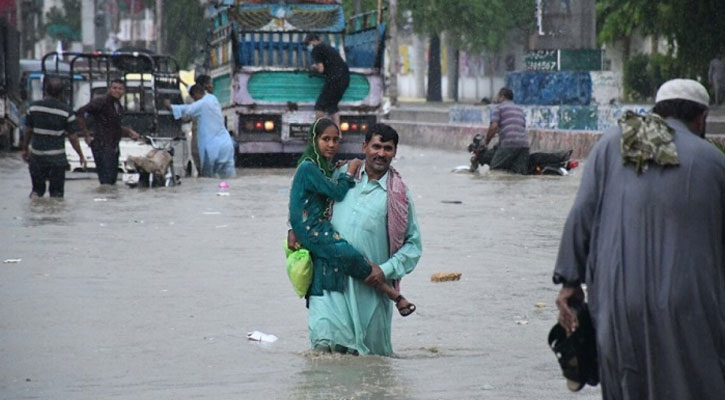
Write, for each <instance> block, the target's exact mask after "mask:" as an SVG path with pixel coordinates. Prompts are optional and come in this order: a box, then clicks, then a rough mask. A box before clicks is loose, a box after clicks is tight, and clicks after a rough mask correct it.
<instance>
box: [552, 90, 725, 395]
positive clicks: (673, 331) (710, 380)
mask: <svg viewBox="0 0 725 400" xmlns="http://www.w3.org/2000/svg"><path fill="white" fill-rule="evenodd" d="M655 101H656V103H655V106H654V110H653V111H654V114H650V115H644V116H641V115H637V114H634V113H628V114H626V115H625V117H624V118H623V119H621V120H620V121H619V126H617V127H614V128H612V129H610V130H609V131H607V132H605V133H604V134H603V135H602V138H601V139H600V140H599V142H597V144H596V145H595V146H594V148H593V149H592V151H591V153H590V154H589V157H588V158H587V163H586V165H585V167H584V173H583V175H582V178H581V186H580V187H579V192H578V193H577V196H576V200H575V201H574V205H573V207H572V209H571V212H570V213H569V217H568V219H567V221H566V224H565V225H564V232H563V235H562V239H561V244H560V247H559V256H558V259H557V261H556V268H555V269H554V282H555V283H559V284H562V285H563V287H562V288H561V291H560V292H559V297H558V298H557V300H556V304H557V306H558V308H559V323H560V324H561V325H562V327H564V329H566V330H567V331H568V332H572V331H574V330H575V329H577V323H578V321H577V317H576V314H575V313H574V311H573V310H574V309H575V308H576V307H577V305H578V304H577V303H581V302H582V301H584V291H583V290H582V285H583V284H586V286H587V292H588V305H589V307H588V308H589V310H590V314H591V317H592V322H593V325H594V330H595V331H596V342H597V352H598V359H599V377H600V380H601V384H602V397H603V398H604V399H611V400H620V399H643V400H657V399H678V400H701V399H712V400H715V399H722V398H723V396H725V363H724V361H725V317H724V316H725V314H723V312H724V311H723V310H725V248H724V246H725V245H724V243H725V157H723V155H722V153H721V152H720V151H719V150H718V149H717V148H716V147H715V146H713V145H711V144H710V143H708V142H707V141H706V140H704V135H705V119H706V117H707V108H708V103H709V96H708V94H707V90H706V89H705V88H704V87H703V86H702V85H701V84H700V83H698V82H696V81H693V80H689V79H674V80H670V81H668V82H665V83H664V84H663V85H662V86H661V87H660V88H659V90H658V91H657V96H656V99H655Z"/></svg>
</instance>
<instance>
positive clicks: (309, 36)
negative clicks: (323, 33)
mask: <svg viewBox="0 0 725 400" xmlns="http://www.w3.org/2000/svg"><path fill="white" fill-rule="evenodd" d="M313 40H317V41H319V40H320V37H319V36H318V35H317V34H316V33H308V34H307V36H305V40H304V42H303V43H304V44H305V45H308V44H310V42H311V41H313Z"/></svg>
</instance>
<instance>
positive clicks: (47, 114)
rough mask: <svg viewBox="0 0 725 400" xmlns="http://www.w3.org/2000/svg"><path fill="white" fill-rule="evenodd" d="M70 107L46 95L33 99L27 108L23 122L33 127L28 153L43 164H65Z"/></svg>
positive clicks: (72, 116)
mask: <svg viewBox="0 0 725 400" xmlns="http://www.w3.org/2000/svg"><path fill="white" fill-rule="evenodd" d="M75 119H76V117H75V114H74V113H73V109H71V108H70V106H68V105H67V104H65V103H63V102H61V101H60V100H56V99H52V98H48V99H43V100H39V101H36V102H33V103H32V104H31V105H30V107H29V108H28V113H27V116H26V118H25V125H26V126H27V127H29V128H31V129H32V130H33V136H32V137H31V138H30V147H29V150H30V157H31V160H32V161H33V162H38V163H42V164H44V165H55V166H65V165H67V164H68V161H67V160H66V157H65V137H66V135H67V134H68V133H71V132H73V131H74V129H75V128H74V125H75V124H74V121H75Z"/></svg>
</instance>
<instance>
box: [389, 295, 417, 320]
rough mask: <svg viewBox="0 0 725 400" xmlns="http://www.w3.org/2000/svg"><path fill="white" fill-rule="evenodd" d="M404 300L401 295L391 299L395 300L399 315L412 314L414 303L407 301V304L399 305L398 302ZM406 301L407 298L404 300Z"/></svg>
mask: <svg viewBox="0 0 725 400" xmlns="http://www.w3.org/2000/svg"><path fill="white" fill-rule="evenodd" d="M403 300H406V299H405V297H403V295H402V294H401V295H398V297H396V298H395V300H393V301H394V302H395V307H396V308H397V309H398V312H399V313H400V315H401V316H403V317H407V316H408V315H410V314H412V313H413V312H414V311H415V304H413V303H410V302H408V303H407V305H404V306H401V305H400V302H401V301H403ZM406 302H407V300H406Z"/></svg>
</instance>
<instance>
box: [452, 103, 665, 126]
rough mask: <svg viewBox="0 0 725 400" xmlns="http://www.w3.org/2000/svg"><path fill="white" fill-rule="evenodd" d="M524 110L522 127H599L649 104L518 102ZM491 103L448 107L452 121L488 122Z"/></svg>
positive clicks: (612, 123)
mask: <svg viewBox="0 0 725 400" xmlns="http://www.w3.org/2000/svg"><path fill="white" fill-rule="evenodd" d="M519 106H520V107H521V108H522V109H523V110H524V113H525V114H526V127H527V128H530V129H557V130H588V131H603V130H606V129H607V128H609V127H612V126H614V125H616V123H617V120H618V119H619V118H620V117H621V116H622V114H623V113H624V112H625V111H634V112H636V113H640V114H642V113H646V112H648V111H649V110H650V109H651V108H652V106H651V105H649V104H624V105H619V104H616V105H599V106H539V105H519ZM493 107H494V106H460V105H457V106H453V107H451V108H450V109H449V111H448V116H449V120H448V121H449V122H450V123H452V124H473V125H483V126H488V125H489V124H490V121H491V114H492V113H493Z"/></svg>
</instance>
